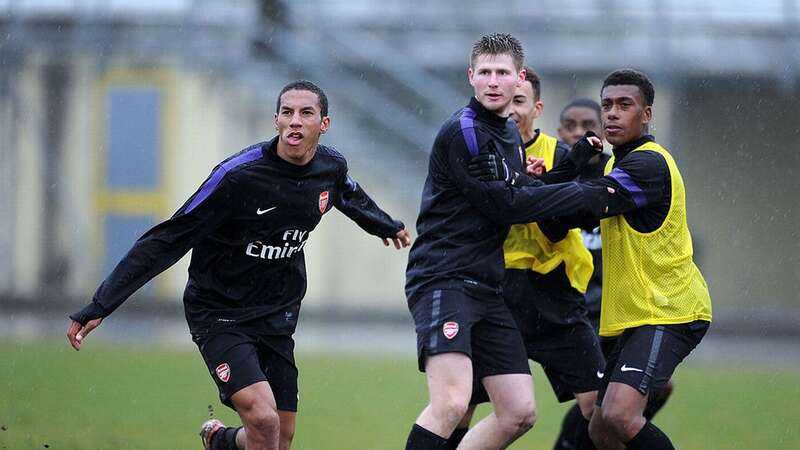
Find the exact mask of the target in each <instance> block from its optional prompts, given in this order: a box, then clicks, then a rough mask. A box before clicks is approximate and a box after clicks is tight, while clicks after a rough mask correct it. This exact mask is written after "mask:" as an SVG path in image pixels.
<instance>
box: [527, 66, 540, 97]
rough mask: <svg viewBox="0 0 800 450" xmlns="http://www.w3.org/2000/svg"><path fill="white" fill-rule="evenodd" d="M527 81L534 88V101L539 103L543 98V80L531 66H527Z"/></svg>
mask: <svg viewBox="0 0 800 450" xmlns="http://www.w3.org/2000/svg"><path fill="white" fill-rule="evenodd" d="M524 69H525V81H527V82H528V83H530V84H531V87H532V88H533V101H535V102H538V101H539V100H540V99H541V97H542V80H540V79H539V75H537V74H536V71H535V70H533V67H531V66H525V67H524Z"/></svg>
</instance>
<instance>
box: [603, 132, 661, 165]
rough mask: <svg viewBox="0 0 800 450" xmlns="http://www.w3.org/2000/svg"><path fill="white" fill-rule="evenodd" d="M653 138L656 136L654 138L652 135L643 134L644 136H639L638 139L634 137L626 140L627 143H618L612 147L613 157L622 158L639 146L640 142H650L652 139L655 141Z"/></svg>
mask: <svg viewBox="0 0 800 450" xmlns="http://www.w3.org/2000/svg"><path fill="white" fill-rule="evenodd" d="M655 140H656V138H654V137H653V136H652V135H650V134H645V135H644V136H642V137H640V138H639V139H634V140H632V141H631V142H628V143H627V144H623V145H620V146H618V147H614V149H613V150H612V151H613V152H614V159H615V160H617V161H619V160H621V159H622V158H624V157H625V156H626V155H627V154H628V153H630V152H632V151H633V150H635V149H637V148H639V147H641V146H642V144H644V143H645V142H652V141H655Z"/></svg>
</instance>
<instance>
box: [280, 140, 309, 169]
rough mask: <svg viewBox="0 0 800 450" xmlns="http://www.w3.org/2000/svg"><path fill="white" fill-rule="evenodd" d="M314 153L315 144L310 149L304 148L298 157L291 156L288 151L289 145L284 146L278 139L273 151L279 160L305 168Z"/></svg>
mask: <svg viewBox="0 0 800 450" xmlns="http://www.w3.org/2000/svg"><path fill="white" fill-rule="evenodd" d="M316 152H317V144H313V145H312V146H311V148H309V147H306V148H305V149H304V150H303V152H301V153H299V155H300V156H297V157H295V156H292V152H290V151H289V145H287V144H285V143H284V142H283V141H281V140H280V139H278V147H277V149H276V151H275V153H277V154H278V157H279V158H280V159H282V160H284V161H286V162H288V163H290V164H294V165H296V166H305V165H306V164H308V162H309V161H311V159H312V158H313V157H314V154H315V153H316Z"/></svg>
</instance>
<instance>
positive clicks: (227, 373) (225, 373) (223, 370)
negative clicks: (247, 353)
mask: <svg viewBox="0 0 800 450" xmlns="http://www.w3.org/2000/svg"><path fill="white" fill-rule="evenodd" d="M216 370H217V378H219V379H220V381H222V382H223V383H227V382H228V380H230V379H231V368H230V366H228V363H222V364H220V365H218V366H217V369H216Z"/></svg>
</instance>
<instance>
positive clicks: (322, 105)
mask: <svg viewBox="0 0 800 450" xmlns="http://www.w3.org/2000/svg"><path fill="white" fill-rule="evenodd" d="M289 91H309V92H313V93H315V94H317V100H318V101H319V110H320V111H319V112H320V115H321V116H322V117H325V116H327V115H328V97H327V96H326V95H325V92H323V91H322V89H321V88H320V87H319V86H317V85H316V84H314V83H312V82H310V81H306V80H296V81H292V82H291V83H289V84H287V85H286V86H284V87H283V89H281V93H280V94H278V105H277V106H276V107H275V112H276V113H277V112H278V111H280V110H281V97H282V96H283V94H285V93H287V92H289Z"/></svg>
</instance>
